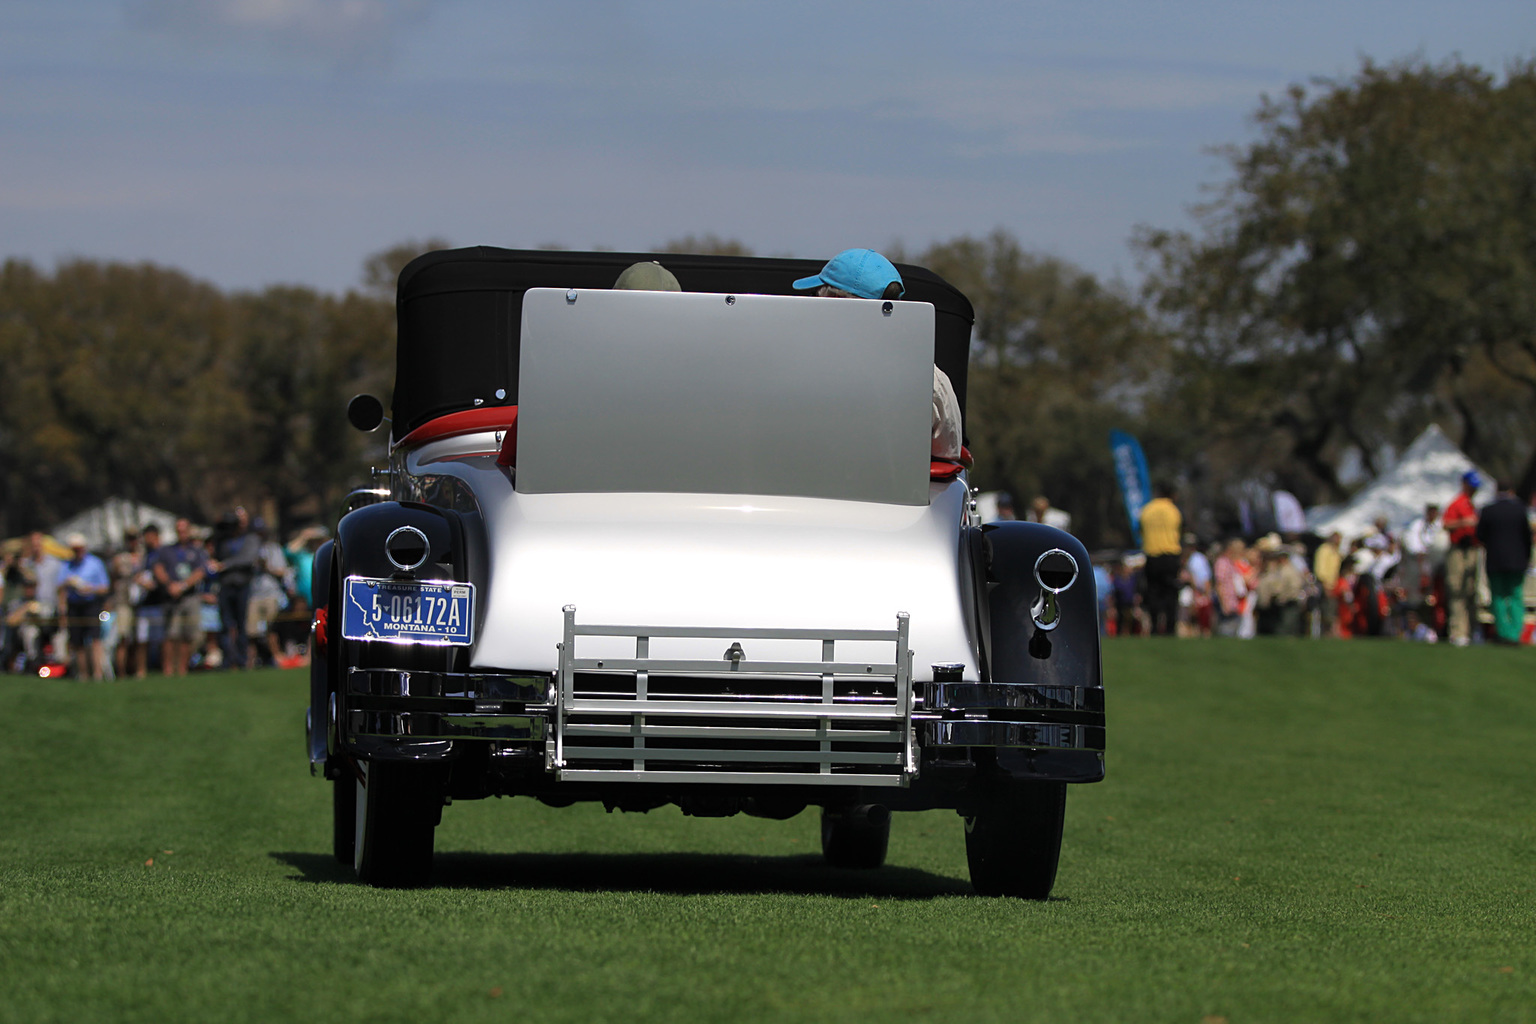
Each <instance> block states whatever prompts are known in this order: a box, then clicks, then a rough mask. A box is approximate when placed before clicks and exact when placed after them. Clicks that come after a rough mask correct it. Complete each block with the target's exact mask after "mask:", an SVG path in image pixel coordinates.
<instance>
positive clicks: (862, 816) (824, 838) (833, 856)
mask: <svg viewBox="0 0 1536 1024" xmlns="http://www.w3.org/2000/svg"><path fill="white" fill-rule="evenodd" d="M890 842H891V812H890V811H888V810H886V809H885V808H884V807H882V806H880V805H879V804H866V805H863V806H859V807H847V808H836V809H834V808H830V807H823V808H822V809H821V852H822V854H823V855H824V856H825V857H826V858H827V863H828V864H831V865H832V866H833V867H835V868H866V869H867V868H877V867H879V866H880V865H882V864H884V863H885V851H886V848H887V847H888V846H889V845H890Z"/></svg>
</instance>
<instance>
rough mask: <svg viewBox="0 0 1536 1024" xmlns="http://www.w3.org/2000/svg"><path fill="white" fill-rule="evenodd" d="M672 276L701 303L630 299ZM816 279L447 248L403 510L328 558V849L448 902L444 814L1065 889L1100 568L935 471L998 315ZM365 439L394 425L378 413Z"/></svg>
mask: <svg viewBox="0 0 1536 1024" xmlns="http://www.w3.org/2000/svg"><path fill="white" fill-rule="evenodd" d="M652 258H654V259H659V260H662V261H664V262H665V264H666V266H667V267H668V268H669V269H670V270H671V271H672V272H674V273H675V274H676V277H677V278H678V280H679V281H680V282H681V285H682V288H683V289H684V290H683V291H680V292H663V291H629V290H614V289H613V288H612V285H613V283H614V280H615V278H616V277H617V276H618V275H619V273H620V272H621V271H622V270H623V269H624V268H625V267H626V266H628V265H629V264H631V263H633V262H635V261H637V260H643V259H652ZM817 269H819V265H818V264H814V263H810V262H808V261H801V260H775V259H750V258H739V257H706V256H673V255H667V256H656V257H651V256H647V255H643V254H617V253H561V252H546V251H539V252H519V251H511V250H502V249H492V248H474V249H459V250H449V251H442V252H434V253H429V254H427V255H425V256H422V257H420V258H419V259H417V260H415V261H414V262H413V263H411V264H410V265H409V266H408V267H406V268H405V270H404V271H403V272H402V274H401V275H400V283H399V294H398V314H399V341H398V352H397V375H396V382H395V393H394V398H393V403H392V420H391V424H390V428H391V436H390V445H389V467H388V475H387V478H388V486H387V487H385V488H379V489H376V490H373V491H366V492H361V496H360V497H359V498H358V499H357V502H356V504H357V505H358V506H359V507H355V508H352V509H351V510H350V511H348V512H347V513H346V514H345V515H344V516H343V517H342V519H341V521H340V523H339V524H338V526H337V530H336V539H335V542H334V544H331V545H327V546H326V547H324V548H322V549H321V550H320V551H319V552H318V553H317V555H316V563H315V576H314V581H315V582H314V588H315V589H314V592H315V594H316V605H317V609H316V613H315V624H314V652H315V656H314V658H313V661H312V664H313V668H312V676H311V706H310V709H309V752H310V762H311V766H312V769H313V770H314V771H316V772H317V773H323V774H324V776H325V777H326V778H327V779H330V780H332V782H333V784H334V818H335V820H334V825H335V853H336V856H337V857H338V858H339V859H341V860H342V861H349V862H351V863H353V864H354V865H355V867H356V870H357V873H358V875H359V877H360V878H362V879H363V880H365V881H367V882H370V883H373V884H375V885H388V886H410V885H423V884H427V883H428V882H429V881H430V878H431V870H432V855H433V833H434V828H435V826H436V825H437V824H438V823H439V821H440V819H441V815H442V813H443V808H444V806H445V804H447V803H449V802H451V801H457V800H468V799H477V798H483V797H488V796H493V795H495V796H501V795H509V796H528V797H532V798H534V799H537V800H541V801H544V802H545V803H548V804H552V805H555V806H567V805H570V804H572V803H574V802H575V801H578V800H592V801H601V802H602V803H603V804H604V805H605V806H606V807H607V808H608V809H609V810H613V809H621V810H625V811H646V810H649V809H652V808H656V807H660V806H663V805H666V804H676V805H677V806H679V807H680V808H681V809H682V811H683V813H684V814H689V815H700V816H704V815H728V814H735V813H738V812H743V813H747V814H753V815H759V816H764V817H769V818H788V817H790V816H792V815H795V814H798V813H799V812H801V811H803V810H804V809H806V808H807V807H810V806H815V807H819V808H820V813H821V824H822V829H821V831H822V843H823V849H824V851H825V854H826V857H827V858H828V860H829V861H830V862H831V863H833V864H836V865H840V866H845V867H850V868H858V867H862V868H870V867H878V866H879V865H880V864H881V863H883V861H884V859H885V853H886V844H887V840H888V837H889V830H890V823H891V812H893V811H905V810H926V809H933V808H950V809H954V810H956V811H958V812H959V814H960V815H961V816H962V817H963V819H964V821H965V829H966V849H967V852H968V855H969V863H970V871H971V879H972V883H973V885H974V886H975V888H976V890H977V891H978V892H980V893H984V894H991V895H998V894H1001V895H1012V896H1022V897H1028V898H1034V899H1043V898H1045V897H1046V896H1047V895H1048V894H1049V893H1050V891H1051V887H1052V885H1053V883H1054V880H1055V876H1056V866H1057V861H1058V856H1059V852H1060V847H1061V836H1062V823H1063V815H1064V810H1065V801H1066V795H1065V794H1066V784H1067V783H1071V782H1095V781H1098V780H1099V779H1101V778H1102V777H1103V773H1104V760H1103V749H1104V702H1103V692H1104V691H1103V687H1102V680H1101V675H1100V662H1099V639H1098V625H1097V620H1096V609H1095V600H1094V593H1093V582H1092V576H1091V573H1088V572H1087V568H1088V556H1087V553H1086V552H1085V551H1084V549H1083V546H1082V545H1081V544H1080V543H1079V542H1078V541H1077V540H1076V539H1075V538H1073V537H1071V536H1070V535H1068V534H1066V533H1063V532H1061V531H1059V530H1055V529H1052V528H1050V527H1047V526H1042V525H1039V524H1034V523H1013V522H1009V523H998V524H990V525H986V526H983V525H982V524H981V523H980V522H979V521H978V520H977V517H976V515H975V511H974V506H973V504H972V500H971V499H972V493H971V491H970V489H969V486H968V483H967V479H966V472H965V469H964V467H963V466H962V465H959V464H952V463H948V462H934V461H932V460H931V459H930V455H929V433H930V408H931V406H930V400H931V396H930V392H931V388H932V378H933V373H932V368H933V366H934V365H935V364H937V365H938V366H939V367H941V368H942V369H944V370H945V371H946V372H947V374H948V375H949V377H950V378H951V380H952V381H953V382H954V386H955V391H956V393H957V395H958V397H959V399H960V401H961V403H962V407H963V403H964V397H965V382H966V360H967V355H968V352H969V348H970V330H971V323H972V313H971V307H970V303H969V302H968V301H967V300H966V299H965V297H964V296H963V295H961V294H960V293H959V292H958V291H956V290H955V289H954V288H953V287H951V286H949V285H948V284H947V283H945V282H944V281H943V280H941V279H940V278H938V277H937V276H936V275H934V274H932V273H931V272H929V271H926V270H924V269H922V268H920V267H912V266H902V267H900V270H901V273H902V276H903V278H904V280H905V282H906V286H907V290H906V292H905V295H904V297H903V299H902V300H899V301H889V300H841V301H838V300H829V299H820V298H814V297H808V296H806V295H804V294H795V293H793V292H792V290H791V283H792V282H793V281H795V280H796V279H797V278H800V277H804V276H806V275H808V274H813V273H815V272H816V270H817ZM350 412H351V415H352V418H353V422H354V424H355V425H358V426H359V427H361V428H363V429H370V428H373V427H376V426H378V425H379V424H380V421H381V419H382V418H383V407H382V403H380V402H379V401H378V400H377V399H371V398H368V397H367V396H360V398H359V399H356V400H354V402H353V405H352V408H351V410H350Z"/></svg>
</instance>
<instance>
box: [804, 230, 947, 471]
mask: <svg viewBox="0 0 1536 1024" xmlns="http://www.w3.org/2000/svg"><path fill="white" fill-rule="evenodd" d="M794 287H795V288H796V289H798V290H800V291H805V290H806V289H809V288H815V289H816V294H817V295H820V296H825V297H831V298H839V299H899V298H901V297H902V295H903V294H904V293H905V292H906V290H907V288H906V285H904V284H902V283H901V273H900V272H899V271H898V270H897V269H896V266H895V264H893V263H892V262H891V261H890V260H888V259H886V258H885V257H884V256H882V255H880V254H879V253H878V252H875V250H873V249H844V250H843V251H842V252H840V253H838V254H837V255H836V256H834V257H832V258H831V259H830V260H828V261H827V264H826V266H824V267H822V268H821V273H819V274H813V275H812V276H810V277H802V278H801V279H800V280H798V281H796V282H795V284H794ZM932 413H933V415H932V418H931V422H932V443H931V445H930V448H929V457H930V458H933V459H937V460H940V461H943V462H959V461H960V402H959V400H958V399H957V398H956V397H955V386H954V384H952V383H950V380H949V375H948V374H946V373H945V372H944V371H943V370H941V369H939V368H938V367H937V366H935V367H934V368H933V409H932Z"/></svg>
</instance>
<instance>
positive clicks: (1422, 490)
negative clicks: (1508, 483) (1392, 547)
mask: <svg viewBox="0 0 1536 1024" xmlns="http://www.w3.org/2000/svg"><path fill="white" fill-rule="evenodd" d="M1469 469H1477V467H1476V466H1474V465H1473V464H1472V460H1471V459H1469V458H1467V457H1466V455H1464V454H1463V453H1462V451H1461V449H1460V448H1458V447H1456V445H1455V444H1454V443H1453V442H1452V441H1451V439H1450V438H1448V437H1446V436H1445V432H1444V431H1442V430H1441V429H1440V428H1439V427H1438V426H1436V425H1434V424H1433V423H1431V424H1430V425H1429V426H1428V427H1426V428H1424V433H1422V434H1420V435H1419V436H1418V439H1417V440H1415V441H1414V442H1413V444H1411V445H1409V446H1408V449H1407V450H1406V451H1404V452H1403V457H1402V458H1400V459H1398V460H1397V465H1395V466H1393V467H1392V468H1391V469H1389V470H1387V471H1386V472H1385V473H1383V474H1382V475H1381V476H1379V477H1377V478H1376V479H1375V480H1372V481H1371V482H1370V483H1369V484H1367V485H1366V486H1365V487H1364V488H1362V489H1361V491H1360V493H1359V494H1357V495H1355V496H1354V497H1353V498H1352V499H1350V501H1348V502H1347V503H1345V504H1344V505H1324V506H1318V507H1316V508H1311V509H1308V510H1307V529H1308V530H1311V531H1312V532H1313V533H1315V534H1317V535H1319V536H1322V537H1326V536H1328V534H1330V533H1332V532H1334V531H1335V530H1337V531H1338V532H1339V533H1341V534H1343V535H1344V539H1345V540H1349V539H1350V538H1353V537H1359V536H1361V535H1363V534H1365V533H1366V532H1367V531H1369V530H1370V529H1371V528H1372V526H1373V525H1374V524H1375V522H1376V520H1377V518H1378V517H1381V516H1385V517H1386V520H1387V525H1388V526H1390V527H1391V528H1392V529H1400V528H1402V527H1403V526H1405V525H1407V524H1408V523H1410V522H1412V521H1413V520H1414V519H1417V518H1418V517H1419V516H1421V515H1423V514H1424V506H1425V504H1427V503H1428V502H1431V501H1433V502H1435V503H1436V504H1438V505H1439V506H1440V508H1441V510H1442V511H1443V510H1444V509H1445V506H1446V505H1448V504H1450V501H1451V499H1452V498H1454V497H1456V495H1457V493H1458V492H1460V490H1461V475H1462V474H1463V473H1465V472H1466V471H1467V470H1469ZM1477 471H1478V474H1479V475H1480V476H1482V478H1483V484H1482V486H1481V487H1480V488H1478V491H1477V494H1476V495H1475V496H1474V497H1473V499H1472V502H1473V504H1475V505H1478V506H1482V505H1484V504H1486V503H1488V502H1490V501H1492V500H1493V495H1494V486H1493V477H1492V476H1490V475H1489V474H1487V473H1485V472H1484V471H1483V470H1481V469H1478V470H1477Z"/></svg>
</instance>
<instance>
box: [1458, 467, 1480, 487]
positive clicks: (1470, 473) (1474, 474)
mask: <svg viewBox="0 0 1536 1024" xmlns="http://www.w3.org/2000/svg"><path fill="white" fill-rule="evenodd" d="M1461 482H1462V483H1464V484H1466V485H1467V486H1468V487H1471V488H1472V489H1473V490H1476V489H1477V488H1479V487H1481V486H1483V477H1482V474H1480V473H1479V472H1478V471H1477V470H1475V469H1469V470H1467V471H1466V472H1465V473H1463V474H1461Z"/></svg>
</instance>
